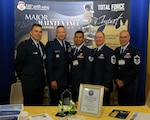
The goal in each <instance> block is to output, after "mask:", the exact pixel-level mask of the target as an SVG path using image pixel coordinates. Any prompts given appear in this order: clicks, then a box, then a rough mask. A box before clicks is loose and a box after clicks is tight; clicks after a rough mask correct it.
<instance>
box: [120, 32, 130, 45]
mask: <svg viewBox="0 0 150 120" xmlns="http://www.w3.org/2000/svg"><path fill="white" fill-rule="evenodd" d="M119 40H120V44H121V46H125V45H127V44H128V43H129V41H130V33H129V32H128V31H127V30H123V31H121V32H120V37H119Z"/></svg>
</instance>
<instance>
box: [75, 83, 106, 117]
mask: <svg viewBox="0 0 150 120" xmlns="http://www.w3.org/2000/svg"><path fill="white" fill-rule="evenodd" d="M103 96H104V86H101V85H91V84H80V88H79V98H78V107H77V113H79V114H83V115H88V116H93V117H100V116H101V111H102V105H103Z"/></svg>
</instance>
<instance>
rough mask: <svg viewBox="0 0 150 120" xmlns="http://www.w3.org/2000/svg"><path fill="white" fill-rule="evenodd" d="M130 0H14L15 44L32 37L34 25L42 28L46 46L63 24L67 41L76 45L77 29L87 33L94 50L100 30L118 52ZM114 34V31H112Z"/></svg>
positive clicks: (87, 41)
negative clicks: (117, 48)
mask: <svg viewBox="0 0 150 120" xmlns="http://www.w3.org/2000/svg"><path fill="white" fill-rule="evenodd" d="M129 13H130V1H129V0H113V2H112V1H111V0H109V1H106V0H101V1H97V0H95V1H71V2H70V1H67V0H66V1H43V0H38V1H36V2H35V1H34V2H33V1H31V0H24V1H19V0H15V40H16V41H15V43H16V47H17V46H18V44H19V43H20V42H21V41H22V40H25V39H27V38H29V34H28V33H29V30H30V27H31V25H32V24H33V23H35V22H36V23H39V24H41V25H42V26H43V38H42V42H43V43H44V44H46V43H47V41H48V40H52V39H53V38H54V37H55V28H56V26H58V25H64V26H65V27H66V29H67V38H66V40H67V41H69V42H70V43H71V45H72V46H73V45H74V43H73V36H74V33H75V31H76V30H83V31H84V33H85V38H86V40H85V44H86V45H87V46H88V47H90V48H93V47H95V42H94V35H95V32H96V31H97V30H100V31H103V32H104V33H105V34H106V44H107V45H108V46H110V47H111V48H113V49H115V48H116V47H117V46H119V45H120V43H119V40H118V37H119V36H118V35H119V32H120V31H121V30H123V29H128V24H129V16H130V14H129ZM110 31H111V32H110Z"/></svg>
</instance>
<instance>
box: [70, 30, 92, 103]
mask: <svg viewBox="0 0 150 120" xmlns="http://www.w3.org/2000/svg"><path fill="white" fill-rule="evenodd" d="M74 42H75V45H76V47H75V48H74V49H73V50H72V51H71V56H72V57H71V83H70V87H71V91H72V95H73V100H74V102H77V101H78V94H79V86H80V83H90V79H91V67H92V66H91V65H92V61H93V58H92V57H91V56H92V50H91V49H89V48H87V47H86V46H85V45H84V33H83V32H82V31H76V32H75V34H74Z"/></svg>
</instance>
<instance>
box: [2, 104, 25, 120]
mask: <svg viewBox="0 0 150 120" xmlns="http://www.w3.org/2000/svg"><path fill="white" fill-rule="evenodd" d="M22 110H23V104H9V105H0V120H18V116H19V114H20V112H21V111H22Z"/></svg>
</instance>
